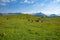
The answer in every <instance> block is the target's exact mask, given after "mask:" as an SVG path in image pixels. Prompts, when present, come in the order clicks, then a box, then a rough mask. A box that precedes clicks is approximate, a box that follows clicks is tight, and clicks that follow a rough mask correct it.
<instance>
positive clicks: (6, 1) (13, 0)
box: [0, 0, 16, 6]
mask: <svg viewBox="0 0 60 40" xmlns="http://www.w3.org/2000/svg"><path fill="white" fill-rule="evenodd" d="M15 1H16V0H1V3H0V5H2V6H6V5H7V3H10V2H15Z"/></svg>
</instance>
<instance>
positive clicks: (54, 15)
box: [50, 14, 58, 17]
mask: <svg viewBox="0 0 60 40" xmlns="http://www.w3.org/2000/svg"><path fill="white" fill-rule="evenodd" d="M57 16H58V15H56V14H51V15H50V17H57Z"/></svg>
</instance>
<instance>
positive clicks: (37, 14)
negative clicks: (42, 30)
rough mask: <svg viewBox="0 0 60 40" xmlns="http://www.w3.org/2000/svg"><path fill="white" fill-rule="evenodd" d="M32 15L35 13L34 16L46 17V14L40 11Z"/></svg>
mask: <svg viewBox="0 0 60 40" xmlns="http://www.w3.org/2000/svg"><path fill="white" fill-rule="evenodd" d="M34 15H35V16H43V17H46V16H47V15H45V14H43V13H42V12H40V13H35V14H34Z"/></svg>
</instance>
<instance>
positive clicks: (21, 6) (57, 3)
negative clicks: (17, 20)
mask: <svg viewBox="0 0 60 40" xmlns="http://www.w3.org/2000/svg"><path fill="white" fill-rule="evenodd" d="M19 12H22V13H38V12H42V13H44V14H46V15H50V14H57V15H60V0H0V13H19Z"/></svg>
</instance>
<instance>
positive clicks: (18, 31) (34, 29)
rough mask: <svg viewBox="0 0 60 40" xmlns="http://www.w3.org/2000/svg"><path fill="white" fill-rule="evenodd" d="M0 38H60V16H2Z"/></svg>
mask: <svg viewBox="0 0 60 40" xmlns="http://www.w3.org/2000/svg"><path fill="white" fill-rule="evenodd" d="M0 40H60V17H40V16H33V15H28V14H21V15H6V16H0Z"/></svg>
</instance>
